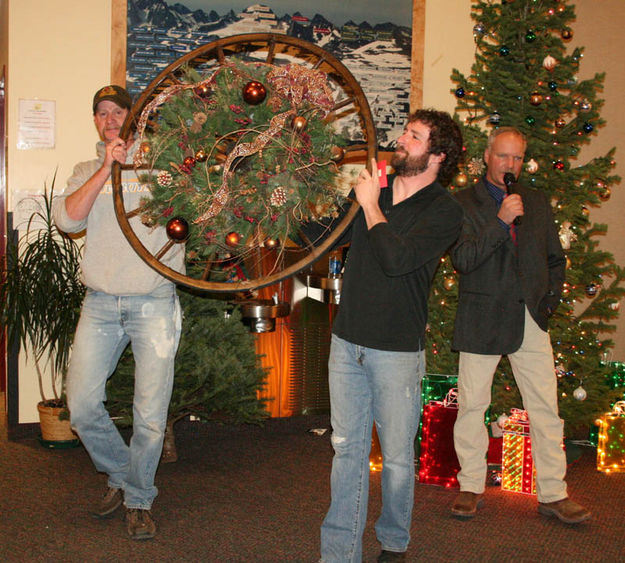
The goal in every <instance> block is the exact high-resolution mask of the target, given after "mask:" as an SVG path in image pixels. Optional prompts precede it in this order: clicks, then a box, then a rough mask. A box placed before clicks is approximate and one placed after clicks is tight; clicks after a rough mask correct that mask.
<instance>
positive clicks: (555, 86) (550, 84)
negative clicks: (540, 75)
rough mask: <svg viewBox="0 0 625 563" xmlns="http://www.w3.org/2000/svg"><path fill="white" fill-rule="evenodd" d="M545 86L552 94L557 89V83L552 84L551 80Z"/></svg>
mask: <svg viewBox="0 0 625 563" xmlns="http://www.w3.org/2000/svg"><path fill="white" fill-rule="evenodd" d="M547 86H548V87H549V90H551V91H552V92H555V91H556V90H557V89H558V83H557V82H554V81H553V80H551V81H549V83H548V84H547Z"/></svg>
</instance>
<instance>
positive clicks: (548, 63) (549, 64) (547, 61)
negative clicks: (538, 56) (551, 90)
mask: <svg viewBox="0 0 625 563" xmlns="http://www.w3.org/2000/svg"><path fill="white" fill-rule="evenodd" d="M556 64H558V61H557V60H556V59H555V58H554V57H552V56H551V55H547V56H546V57H545V58H544V59H543V67H544V68H546V69H547V70H548V71H550V72H551V71H552V70H553V69H554V68H556Z"/></svg>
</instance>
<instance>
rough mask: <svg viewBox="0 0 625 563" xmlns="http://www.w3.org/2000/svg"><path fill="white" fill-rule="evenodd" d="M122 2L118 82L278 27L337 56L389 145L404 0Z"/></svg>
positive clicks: (399, 94) (401, 96)
mask: <svg viewBox="0 0 625 563" xmlns="http://www.w3.org/2000/svg"><path fill="white" fill-rule="evenodd" d="M310 4H311V3H310V2H309V1H307V0H267V2H266V3H264V4H249V3H248V2H246V1H245V0H228V1H225V0H181V1H179V2H176V3H172V4H169V3H168V2H165V1H164V0H128V22H127V32H128V37H127V51H126V59H127V61H126V69H127V70H126V73H127V74H126V84H127V88H128V90H129V91H130V93H131V94H132V95H133V96H134V97H136V96H138V95H139V94H140V93H141V92H142V91H143V90H144V89H145V88H146V87H147V86H148V84H149V83H150V82H151V81H152V80H153V79H154V78H155V77H156V76H157V75H158V73H160V72H161V71H162V70H163V69H164V68H165V67H167V66H168V65H169V64H171V63H172V62H174V61H175V60H177V59H178V58H179V57H180V56H182V55H184V54H186V53H189V52H191V51H192V50H194V49H195V48H196V47H199V46H200V45H204V44H206V43H210V42H211V41H214V40H216V39H219V38H222V37H229V36H232V35H238V34H242V33H278V34H285V35H290V36H292V37H297V38H300V39H304V40H306V41H309V42H312V43H314V44H316V45H317V46H319V47H321V48H323V49H325V50H327V51H328V52H330V53H332V54H333V55H334V56H335V57H337V58H338V59H339V60H341V62H343V64H344V65H345V66H346V67H347V68H348V69H349V70H350V72H351V73H352V74H353V75H354V77H355V78H356V80H358V82H359V83H360V85H361V87H362V88H363V90H364V92H365V94H366V96H367V100H368V102H369V105H370V107H371V111H372V113H373V117H374V120H375V124H376V127H377V136H378V145H379V146H380V148H382V149H388V148H391V147H392V146H393V145H394V142H395V140H396V139H397V137H398V136H399V135H400V134H401V132H402V130H403V127H404V125H405V121H406V117H407V116H408V112H409V108H410V62H411V61H410V53H411V45H412V0H391V1H390V2H389V1H387V2H379V1H377V0H359V2H354V3H351V2H350V3H346V2H337V1H336V0H317V2H315V4H314V12H313V11H311V9H310Z"/></svg>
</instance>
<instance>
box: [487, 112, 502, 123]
mask: <svg viewBox="0 0 625 563" xmlns="http://www.w3.org/2000/svg"><path fill="white" fill-rule="evenodd" d="M500 121H501V114H500V113H499V112H497V111H494V112H493V113H491V114H490V115H489V116H488V122H489V123H492V124H493V125H498V124H499V122H500Z"/></svg>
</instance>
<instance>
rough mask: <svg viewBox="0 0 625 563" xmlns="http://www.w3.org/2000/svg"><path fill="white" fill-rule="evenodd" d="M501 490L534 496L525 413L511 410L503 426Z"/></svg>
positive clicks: (533, 477) (534, 486)
mask: <svg viewBox="0 0 625 563" xmlns="http://www.w3.org/2000/svg"><path fill="white" fill-rule="evenodd" d="M501 465H502V466H501V488H502V489H504V490H506V491H513V492H516V493H526V494H531V495H535V494H536V470H535V468H534V460H533V459H532V440H531V438H530V421H529V418H528V416H527V412H526V411H524V410H521V409H511V413H510V417H509V418H508V420H506V421H505V423H504V425H503V447H502V462H501Z"/></svg>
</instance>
